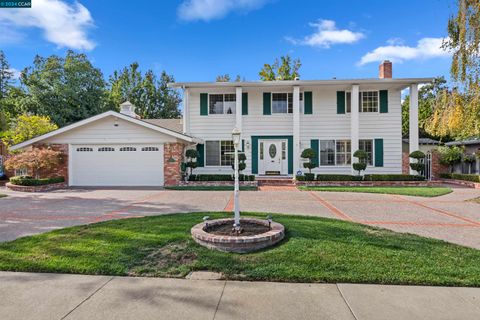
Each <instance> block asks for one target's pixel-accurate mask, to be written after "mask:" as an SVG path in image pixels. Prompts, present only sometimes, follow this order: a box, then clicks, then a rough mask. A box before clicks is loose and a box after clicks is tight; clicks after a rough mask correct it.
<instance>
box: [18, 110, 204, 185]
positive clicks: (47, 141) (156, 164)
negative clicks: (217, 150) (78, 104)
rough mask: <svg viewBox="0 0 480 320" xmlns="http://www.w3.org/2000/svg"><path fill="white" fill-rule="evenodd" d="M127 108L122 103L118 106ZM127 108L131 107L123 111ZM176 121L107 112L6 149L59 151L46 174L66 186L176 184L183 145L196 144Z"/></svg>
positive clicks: (178, 120)
mask: <svg viewBox="0 0 480 320" xmlns="http://www.w3.org/2000/svg"><path fill="white" fill-rule="evenodd" d="M125 106H127V107H133V106H131V105H128V104H127V105H122V109H123V107H125ZM127 111H132V110H131V109H130V110H127ZM180 121H181V120H180V119H146V120H141V119H138V118H137V117H136V116H135V114H134V113H133V112H130V113H129V114H122V113H118V112H114V111H108V112H105V113H102V114H100V115H97V116H94V117H91V118H88V119H85V120H83V121H80V122H77V123H75V124H72V125H69V126H67V127H64V128H61V129H58V130H55V131H53V132H50V133H47V134H45V135H43V136H40V137H37V138H34V139H31V140H29V141H26V142H23V143H21V144H19V145H16V146H14V147H12V150H16V149H22V148H26V147H34V148H35V147H38V148H44V147H49V148H52V149H55V150H60V151H61V152H62V153H63V154H64V157H63V158H64V160H65V161H63V163H62V164H61V165H60V166H59V167H58V168H56V170H55V172H54V173H53V174H51V176H63V177H65V179H66V181H67V182H68V185H69V186H94V187H133V186H142V187H143V186H148V187H160V186H163V185H175V184H178V182H179V181H180V179H181V178H182V176H181V172H180V167H181V163H182V162H183V152H184V149H185V146H188V145H192V144H195V143H199V142H201V140H199V139H195V138H193V137H190V136H188V135H185V134H183V133H182V125H181V122H180Z"/></svg>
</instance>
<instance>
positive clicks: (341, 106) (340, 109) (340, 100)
mask: <svg viewBox="0 0 480 320" xmlns="http://www.w3.org/2000/svg"><path fill="white" fill-rule="evenodd" d="M337 114H345V91H337Z"/></svg>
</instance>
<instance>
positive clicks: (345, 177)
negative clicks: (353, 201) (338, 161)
mask: <svg viewBox="0 0 480 320" xmlns="http://www.w3.org/2000/svg"><path fill="white" fill-rule="evenodd" d="M362 179H363V178H362V177H361V176H352V175H349V174H317V180H318V181H361V180H362Z"/></svg>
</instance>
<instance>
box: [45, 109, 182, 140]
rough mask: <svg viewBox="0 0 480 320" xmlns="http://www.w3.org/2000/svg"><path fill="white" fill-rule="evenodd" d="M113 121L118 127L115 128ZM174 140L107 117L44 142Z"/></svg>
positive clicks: (153, 131)
mask: <svg viewBox="0 0 480 320" xmlns="http://www.w3.org/2000/svg"><path fill="white" fill-rule="evenodd" d="M115 121H116V122H117V124H118V126H115ZM164 142H176V139H175V138H173V137H170V136H168V135H165V134H162V133H160V132H157V131H155V130H151V129H148V128H145V127H142V126H139V125H137V124H134V123H131V122H128V121H125V120H122V119H117V120H115V117H113V116H111V117H107V118H103V119H100V120H98V121H95V122H92V123H89V124H87V125H84V126H81V127H78V128H76V129H72V130H70V131H67V132H65V133H62V134H59V135H57V136H54V137H51V138H49V139H47V140H45V143H62V144H102V143H118V144H125V143H164Z"/></svg>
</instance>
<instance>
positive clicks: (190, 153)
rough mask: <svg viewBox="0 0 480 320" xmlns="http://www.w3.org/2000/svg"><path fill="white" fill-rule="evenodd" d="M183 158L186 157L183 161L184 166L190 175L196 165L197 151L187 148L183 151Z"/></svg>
mask: <svg viewBox="0 0 480 320" xmlns="http://www.w3.org/2000/svg"><path fill="white" fill-rule="evenodd" d="M185 158H187V162H185V167H186V168H189V169H190V172H189V175H192V173H193V169H195V168H196V167H198V163H197V158H198V151H197V150H195V149H188V150H187V151H185Z"/></svg>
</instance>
